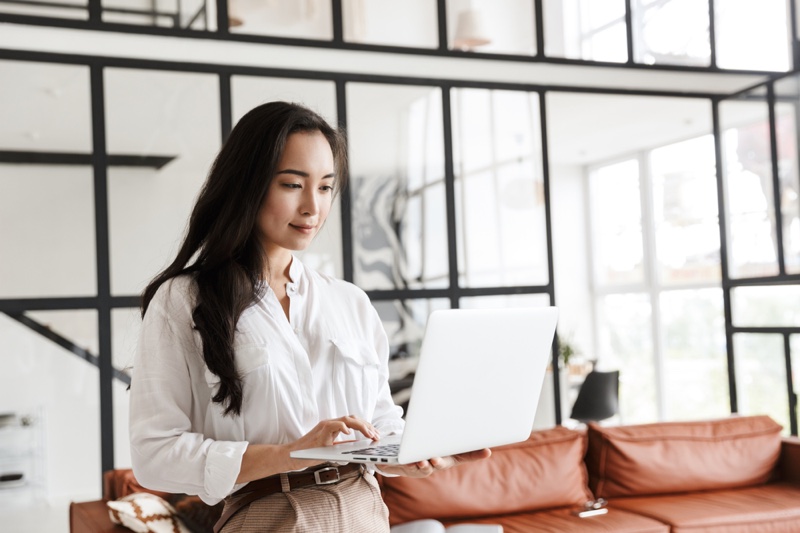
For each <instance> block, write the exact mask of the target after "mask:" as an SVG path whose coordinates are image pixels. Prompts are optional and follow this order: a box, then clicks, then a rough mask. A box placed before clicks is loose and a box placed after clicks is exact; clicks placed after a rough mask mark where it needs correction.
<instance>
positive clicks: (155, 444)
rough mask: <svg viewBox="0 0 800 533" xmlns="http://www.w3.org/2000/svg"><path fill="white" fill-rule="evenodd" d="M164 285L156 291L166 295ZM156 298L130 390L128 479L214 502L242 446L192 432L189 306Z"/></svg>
mask: <svg viewBox="0 0 800 533" xmlns="http://www.w3.org/2000/svg"><path fill="white" fill-rule="evenodd" d="M168 285H170V283H169V282H168V283H165V284H164V286H162V288H161V289H162V290H168V287H167V286H168ZM170 292H172V291H170ZM159 296H160V295H158V294H157V295H156V298H154V299H153V301H152V302H151V304H150V306H149V308H148V310H147V313H146V314H145V316H144V320H143V322H142V329H141V333H140V337H139V345H138V347H137V351H136V356H135V358H134V368H133V378H132V380H131V389H130V439H131V461H132V466H133V471H134V475H135V476H136V479H137V481H138V482H139V483H141V484H142V485H143V486H145V487H148V488H151V489H155V490H162V491H167V492H173V493H185V494H197V495H199V496H200V497H201V499H203V500H204V501H205V502H206V503H208V504H215V503H217V502H218V501H220V500H221V499H222V498H224V497H225V496H227V495H228V494H229V493H230V492H231V491H232V490H233V488H234V484H235V481H236V478H237V477H238V475H239V470H240V468H241V462H242V455H243V454H244V452H245V449H246V448H247V442H230V441H219V440H213V439H210V438H206V437H205V436H204V435H203V434H202V433H201V432H200V431H202V428H197V427H194V426H193V423H192V414H193V407H192V406H193V404H194V403H195V400H196V399H195V395H196V394H197V389H196V387H197V385H198V384H195V383H193V380H192V373H191V372H190V368H189V363H188V361H190V360H191V359H190V358H196V357H198V356H199V350H200V347H199V346H198V345H197V344H198V343H197V342H196V341H195V339H194V337H193V335H192V321H191V311H190V309H191V308H190V306H189V305H188V304H186V305H164V304H163V303H162V302H161V301H157V300H158V297H159ZM162 296H163V295H162ZM184 303H185V302H184ZM165 309H169V312H167V311H166V310H165ZM202 385H203V386H206V384H205V383H202ZM195 409H197V408H196V407H195ZM195 416H196V413H195Z"/></svg>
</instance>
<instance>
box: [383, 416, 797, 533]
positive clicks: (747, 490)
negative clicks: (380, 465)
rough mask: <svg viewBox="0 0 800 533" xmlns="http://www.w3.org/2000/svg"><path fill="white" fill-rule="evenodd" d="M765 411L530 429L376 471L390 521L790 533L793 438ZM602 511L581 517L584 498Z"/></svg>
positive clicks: (622, 532)
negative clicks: (603, 506) (505, 442)
mask: <svg viewBox="0 0 800 533" xmlns="http://www.w3.org/2000/svg"><path fill="white" fill-rule="evenodd" d="M780 430H781V428H780V426H779V425H778V424H776V423H775V422H774V421H773V420H771V419H770V418H768V417H765V416H759V417H731V418H726V419H723V420H716V421H703V422H688V423H661V424H648V425H639V426H620V427H613V428H612V427H608V428H606V427H600V426H597V425H590V426H589V428H588V430H587V431H586V432H580V431H572V430H568V429H565V428H555V429H552V430H547V431H541V432H534V433H533V434H532V435H531V437H530V439H528V440H527V441H526V442H524V443H520V444H515V445H511V446H505V447H501V448H496V449H495V450H494V453H493V455H492V457H491V458H490V459H488V460H486V461H483V462H478V463H473V464H468V465H462V466H460V467H458V468H454V469H451V470H446V471H444V472H440V473H437V474H436V475H435V476H432V477H430V478H426V479H409V478H381V480H380V481H381V486H382V490H383V496H384V501H385V502H386V504H387V505H388V507H389V510H390V520H391V522H392V524H400V523H404V522H407V521H411V520H416V519H421V518H435V519H438V520H440V521H441V522H443V523H445V524H446V525H451V524H456V523H488V524H501V525H502V526H503V528H504V532H505V533H523V532H526V533H527V532H553V533H556V532H558V533H563V532H572V531H576V532H578V531H586V532H615V533H656V532H659V533H660V532H675V533H689V532H691V533H700V532H702V533H712V532H714V533H715V532H728V533H745V532H748V533H749V532H758V533H773V532H786V533H790V532H793V533H797V532H800V440H798V439H796V438H791V439H790V438H783V439H782V438H781V436H780ZM592 498H605V499H606V500H607V501H608V509H609V510H608V513H607V514H605V515H600V516H593V517H589V518H579V517H577V516H576V515H574V514H573V512H572V511H573V510H575V509H576V508H578V507H579V506H580V507H582V506H583V505H582V504H583V503H584V502H585V501H586V500H589V499H592Z"/></svg>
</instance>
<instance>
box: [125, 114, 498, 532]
mask: <svg viewBox="0 0 800 533" xmlns="http://www.w3.org/2000/svg"><path fill="white" fill-rule="evenodd" d="M346 178H347V170H346V148H345V142H344V139H343V137H342V135H341V134H340V133H339V132H337V131H335V130H334V129H333V128H331V127H330V126H329V125H328V124H327V123H326V122H325V121H324V120H323V119H322V118H321V117H320V116H318V115H317V114H316V113H314V112H312V111H310V110H308V109H306V108H304V107H302V106H298V105H294V104H288V103H283V102H273V103H269V104H264V105H262V106H259V107H257V108H255V109H253V110H252V111H250V112H249V113H248V114H247V115H245V116H244V117H243V118H242V119H241V120H240V121H239V123H238V124H237V125H236V127H235V128H234V129H233V131H232V132H231V135H230V137H229V139H228V141H227V142H226V143H225V145H224V146H223V147H222V150H221V151H220V153H219V155H218V157H217V159H216V161H215V162H214V164H213V166H212V168H211V172H210V173H209V176H208V179H207V180H206V183H205V185H204V186H203V189H202V191H201V193H200V196H199V198H198V200H197V203H196V205H195V207H194V210H193V212H192V215H191V218H190V221H189V228H188V231H187V235H186V238H185V240H184V242H183V244H182V245H181V248H180V250H179V252H178V255H177V257H176V259H175V260H174V261H173V262H172V264H170V265H169V266H168V267H167V268H166V269H165V270H164V271H163V272H162V273H161V274H159V275H158V276H157V277H156V278H155V279H154V280H153V281H152V282H151V283H150V285H149V286H148V287H147V288H146V290H145V291H144V294H143V306H142V307H143V312H142V314H143V323H142V332H141V337H140V342H139V346H138V349H137V354H136V359H135V363H134V372H135V377H134V379H133V383H132V385H131V415H130V431H131V455H132V462H133V469H134V473H135V475H136V477H137V479H138V480H139V482H140V483H141V484H142V485H144V486H147V487H149V488H153V489H159V490H164V491H168V492H183V493H187V494H198V495H200V497H201V498H202V499H203V500H204V501H205V502H206V503H209V504H216V503H217V502H219V501H220V500H223V499H224V500H225V512H224V513H223V520H222V522H224V528H222V531H224V532H226V533H230V532H234V531H273V530H276V531H369V532H374V531H388V513H387V510H386V507H385V505H383V502H382V500H381V498H380V492H379V490H378V487H377V484H376V481H375V478H374V476H373V473H372V472H371V470H372V469H373V468H374V467H372V466H369V467H366V468H365V467H360V466H358V465H346V466H343V467H339V472H338V474H339V475H338V477H339V481H338V482H337V483H332V484H318V483H317V481H319V479H316V480H315V478H314V477H313V473H310V471H309V470H318V469H321V468H323V467H326V466H329V465H319V464H318V463H316V462H314V461H308V460H299V459H292V458H290V456H289V453H290V452H291V451H292V450H296V449H304V448H312V447H317V446H325V445H330V444H332V443H333V442H334V441H336V440H341V439H343V438H345V437H344V436H346V438H348V439H349V438H356V437H361V436H363V437H366V438H371V439H373V440H375V439H378V438H379V436H380V435H381V434H384V435H388V434H391V433H396V432H400V431H402V429H403V421H402V419H401V409H400V408H399V407H397V406H395V405H394V403H393V402H392V399H391V396H390V393H389V387H388V358H389V350H388V343H387V339H386V334H385V332H384V331H383V328H382V325H381V322H380V319H379V318H378V315H377V313H376V312H375V310H374V308H373V307H372V305H371V304H370V302H369V300H368V298H367V296H366V295H365V294H364V292H363V291H361V290H359V289H358V288H356V287H355V286H354V285H352V284H349V283H346V282H344V281H340V280H336V279H333V278H331V277H328V276H325V275H322V274H319V273H317V272H315V271H313V270H310V269H309V268H307V267H305V266H304V265H303V264H302V263H301V262H300V261H299V260H298V259H296V258H295V257H294V256H293V255H292V252H293V251H296V250H303V249H305V248H306V247H307V246H308V245H309V244H310V243H311V240H312V239H313V238H314V236H315V235H316V233H317V232H318V231H319V229H320V228H321V227H322V225H323V224H324V222H325V219H326V218H327V216H328V213H329V212H330V208H331V203H332V200H333V196H334V190H340V189H341V188H343V187H344V185H345V181H346ZM489 453H490V452H489V451H488V450H482V451H479V452H473V453H471V454H463V455H460V456H453V457H445V458H434V459H431V460H430V461H422V462H419V463H414V464H410V465H400V466H383V467H381V470H382V471H383V472H384V473H386V474H388V475H407V476H418V477H422V476H427V475H430V474H431V473H432V472H434V471H435V470H440V469H443V468H448V467H450V466H452V465H455V464H457V463H459V462H463V461H468V460H475V459H479V458H482V457H486V456H488V455H489ZM306 469H309V470H306ZM299 471H303V472H299ZM326 472H328V471H326ZM317 475H318V476H319V473H318V474H317ZM218 526H219V527H222V526H223V524H222V523H219V524H218Z"/></svg>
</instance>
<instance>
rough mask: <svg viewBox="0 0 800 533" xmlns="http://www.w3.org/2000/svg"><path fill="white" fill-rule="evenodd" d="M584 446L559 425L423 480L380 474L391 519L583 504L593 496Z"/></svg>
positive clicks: (583, 441)
mask: <svg viewBox="0 0 800 533" xmlns="http://www.w3.org/2000/svg"><path fill="white" fill-rule="evenodd" d="M585 449H586V435H585V434H584V433H583V432H578V431H571V430H569V429H566V428H563V427H557V428H554V429H549V430H545V431H535V432H533V433H532V434H531V436H530V438H529V439H528V440H526V441H523V442H520V443H517V444H510V445H508V446H500V447H497V448H494V449H493V450H492V456H491V457H489V458H488V459H485V460H482V461H476V462H473V463H467V464H463V465H459V466H456V467H455V468H449V469H447V470H443V471H441V472H436V473H435V474H433V475H432V476H430V477H427V478H421V479H419V478H408V477H382V476H379V480H380V483H381V491H382V494H383V501H384V502H385V503H386V506H387V507H388V508H389V521H390V522H391V524H392V525H394V524H402V523H404V522H410V521H412V520H419V519H422V518H434V519H442V518H444V519H447V518H456V517H457V518H460V519H468V518H472V517H483V516H491V515H502V514H512V513H520V512H525V511H534V510H538V509H547V508H555V507H563V506H567V505H579V504H583V503H584V502H586V501H587V500H589V499H591V498H592V495H591V493H590V492H589V490H588V488H587V482H588V480H587V476H586V467H585V466H584V463H583V455H584V452H585Z"/></svg>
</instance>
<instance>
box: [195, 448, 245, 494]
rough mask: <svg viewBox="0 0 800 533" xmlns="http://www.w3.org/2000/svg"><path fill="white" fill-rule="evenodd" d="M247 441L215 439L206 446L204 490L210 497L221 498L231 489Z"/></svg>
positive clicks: (239, 467)
mask: <svg viewBox="0 0 800 533" xmlns="http://www.w3.org/2000/svg"><path fill="white" fill-rule="evenodd" d="M247 445H248V443H247V441H242V442H231V441H221V440H218V441H215V442H212V443H211V446H210V447H209V448H208V454H207V456H206V468H205V492H206V494H207V495H208V496H210V497H211V498H219V499H222V498H224V497H226V496H227V495H228V494H230V492H231V491H232V490H233V486H234V484H235V483H236V478H237V477H239V471H240V470H241V468H242V456H243V455H244V452H245V450H246V449H247Z"/></svg>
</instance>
